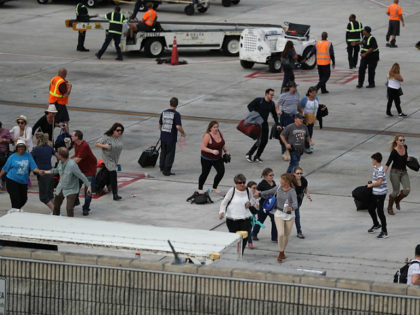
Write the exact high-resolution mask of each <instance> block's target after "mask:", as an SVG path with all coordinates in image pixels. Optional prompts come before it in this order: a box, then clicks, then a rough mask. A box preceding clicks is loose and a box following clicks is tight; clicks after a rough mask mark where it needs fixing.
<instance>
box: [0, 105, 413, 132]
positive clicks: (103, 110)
mask: <svg viewBox="0 0 420 315" xmlns="http://www.w3.org/2000/svg"><path fill="white" fill-rule="evenodd" d="M0 104H2V105H6V106H19V107H31V108H42V109H46V108H47V106H46V105H44V104H32V103H21V102H13V101H2V100H0ZM67 108H68V109H69V110H72V111H78V112H88V113H99V114H113V115H126V116H137V117H160V113H149V112H135V111H129V110H120V109H106V108H89V107H80V106H67ZM182 119H183V120H193V121H211V120H217V121H218V122H223V123H228V124H238V123H239V120H237V119H226V118H217V117H200V116H190V115H182ZM314 128H315V129H319V127H318V126H315V127H314ZM323 130H325V131H335V132H345V133H359V134H378V135H388V136H394V135H396V134H402V135H403V136H405V137H412V138H420V134H418V133H401V132H397V131H384V130H374V129H354V128H340V127H324V128H323Z"/></svg>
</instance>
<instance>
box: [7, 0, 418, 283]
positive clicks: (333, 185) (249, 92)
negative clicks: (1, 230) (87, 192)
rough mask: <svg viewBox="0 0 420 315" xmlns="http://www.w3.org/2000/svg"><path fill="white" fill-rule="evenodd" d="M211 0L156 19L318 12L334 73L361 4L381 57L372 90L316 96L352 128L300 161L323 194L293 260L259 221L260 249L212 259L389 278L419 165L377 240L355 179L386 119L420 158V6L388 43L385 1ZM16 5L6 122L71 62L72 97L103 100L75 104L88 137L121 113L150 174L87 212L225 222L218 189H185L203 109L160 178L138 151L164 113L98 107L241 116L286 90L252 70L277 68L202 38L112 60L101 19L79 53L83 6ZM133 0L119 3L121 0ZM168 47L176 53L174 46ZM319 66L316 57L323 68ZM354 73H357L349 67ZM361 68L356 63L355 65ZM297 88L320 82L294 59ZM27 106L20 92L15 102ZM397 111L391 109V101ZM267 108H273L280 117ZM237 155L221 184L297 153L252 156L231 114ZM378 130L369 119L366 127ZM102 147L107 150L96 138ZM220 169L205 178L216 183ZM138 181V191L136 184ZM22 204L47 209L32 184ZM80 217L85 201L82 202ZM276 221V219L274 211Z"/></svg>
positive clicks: (319, 143)
mask: <svg viewBox="0 0 420 315" xmlns="http://www.w3.org/2000/svg"><path fill="white" fill-rule="evenodd" d="M219 2H220V1H214V2H212V6H211V7H210V9H209V11H208V12H207V13H205V14H203V15H201V14H200V15H194V16H192V17H187V16H185V15H184V14H183V13H182V10H183V7H182V8H181V7H180V6H176V5H173V6H171V5H162V6H161V7H159V16H160V17H159V18H160V19H161V20H164V19H178V20H188V21H224V20H227V21H228V22H232V21H235V22H249V21H252V22H257V21H258V22H264V23H265V22H267V23H279V22H280V23H281V22H283V21H293V22H297V23H305V24H311V25H312V28H311V34H312V35H313V36H315V37H316V38H319V37H320V34H321V32H322V31H328V33H329V39H330V40H331V41H332V42H333V44H334V48H335V53H336V60H337V65H336V71H333V74H335V73H336V74H338V73H340V72H343V71H344V70H346V71H350V75H351V71H352V70H348V64H347V54H346V50H345V47H346V45H345V42H344V38H345V37H344V35H345V31H344V30H345V27H346V25H347V18H348V16H349V14H350V13H355V14H356V15H357V18H358V20H359V21H361V22H362V23H363V25H369V26H371V27H372V34H373V35H374V36H375V37H376V38H377V40H378V43H379V47H380V58H381V60H380V62H379V64H378V68H377V74H376V85H377V87H376V88H375V89H365V88H363V89H360V90H358V89H356V88H355V86H356V84H357V80H352V81H350V82H348V83H346V84H333V82H331V83H329V84H328V90H329V91H330V94H328V95H320V96H319V97H320V102H321V103H323V104H326V105H327V106H328V109H329V113H330V114H329V116H328V117H326V119H325V121H324V125H325V126H326V127H336V128H346V130H344V131H333V130H325V129H324V130H315V132H314V139H313V140H314V142H315V144H316V145H315V152H314V154H312V155H305V156H304V157H303V158H302V161H301V166H302V167H303V169H304V172H305V174H306V175H307V176H308V177H307V178H308V180H309V189H310V191H311V194H312V196H313V200H314V201H313V202H312V203H310V202H308V201H307V200H305V201H304V204H303V206H302V210H301V216H302V226H303V232H304V234H305V235H306V236H307V238H306V239H304V240H300V239H298V238H296V236H295V234H296V232H295V230H294V231H293V232H292V236H291V239H290V242H289V245H288V247H287V251H286V253H287V254H288V259H287V260H286V261H285V262H284V263H282V264H278V263H277V262H276V260H275V258H276V257H277V250H278V249H277V245H276V244H275V243H272V242H271V241H270V239H269V231H268V228H267V229H265V230H262V231H261V237H260V239H261V240H260V241H259V242H255V246H256V248H255V249H254V250H248V249H247V250H246V252H245V256H244V259H243V261H241V262H238V261H236V260H235V259H234V258H235V257H234V256H231V255H225V256H224V257H222V260H220V261H219V262H217V263H216V265H220V266H227V265H229V266H230V265H232V264H236V265H238V266H248V267H252V268H255V269H263V270H276V271H289V272H296V269H298V268H306V269H316V270H326V271H327V275H330V276H340V277H347V278H353V279H370V280H377V281H384V282H390V281H392V276H393V274H394V272H395V271H396V269H397V268H399V267H400V265H401V264H402V262H403V260H404V258H405V257H407V256H408V257H410V256H411V255H413V251H414V247H415V245H416V244H417V243H418V242H419V241H418V240H419V239H420V238H419V236H420V232H419V228H418V224H419V223H418V222H420V220H419V219H420V214H419V211H418V210H419V204H420V197H419V194H418V193H417V189H418V187H419V184H420V179H419V176H418V173H414V172H413V171H409V175H410V181H411V185H412V190H413V193H412V194H410V196H409V197H408V198H406V199H405V200H404V202H402V211H401V212H397V214H396V215H395V216H393V217H390V216H387V220H388V225H389V226H388V229H389V235H390V237H389V238H388V239H386V240H377V239H376V238H375V237H374V235H370V234H368V233H367V229H368V228H369V227H370V226H371V219H370V217H369V215H368V214H367V212H366V211H361V212H356V210H355V206H354V203H353V200H352V198H351V197H350V194H351V191H352V190H353V189H354V188H355V187H356V186H359V185H362V184H364V183H366V182H367V181H368V180H369V179H370V178H371V164H370V156H371V154H372V153H374V152H377V151H380V152H381V153H382V154H383V155H384V158H385V159H386V158H387V156H388V152H389V150H388V142H389V141H390V140H392V138H393V137H392V136H391V135H383V134H382V133H383V132H391V133H398V132H402V133H410V134H412V136H410V137H406V138H407V145H408V147H409V154H410V155H413V156H416V157H418V156H419V152H420V143H419V141H418V138H419V136H420V127H419V124H418V122H419V119H420V113H419V106H418V101H417V100H418V99H419V96H420V92H419V90H418V82H419V76H418V71H419V70H420V64H419V62H418V58H419V51H418V50H416V49H415V48H414V44H415V43H416V42H417V41H418V38H417V30H418V29H419V27H420V25H419V24H420V22H419V21H420V20H419V17H420V8H419V7H418V4H417V1H415V0H411V1H410V0H407V1H403V2H402V3H401V5H402V6H403V10H404V12H405V13H406V14H407V17H406V27H405V28H402V29H401V36H400V37H398V39H397V44H398V45H399V48H398V49H389V48H386V47H385V33H386V30H387V25H388V22H387V17H386V15H385V8H384V5H385V4H387V1H383V0H381V1H379V0H378V1H368V0H356V1H352V2H349V3H347V2H340V3H339V4H337V1H333V0H324V1H322V2H319V3H318V4H317V5H314V4H313V2H312V1H308V0H302V1H297V2H296V3H295V4H294V5H290V3H289V2H288V1H276V0H263V1H259V2H258V3H259V5H256V3H255V1H252V0H242V1H241V2H240V4H239V5H238V6H232V7H230V8H224V7H222V6H221V4H220V3H219ZM0 10H1V11H2V15H4V14H3V13H6V15H4V17H3V18H2V21H1V22H0V71H1V72H0V73H1V75H0V86H1V89H0V113H1V116H0V117H1V121H2V122H3V126H4V127H8V128H11V127H12V126H13V125H14V121H15V119H16V117H17V116H18V115H20V114H25V115H27V116H28V118H29V120H30V124H31V125H32V124H33V123H34V122H35V121H36V120H37V119H38V118H39V117H40V116H42V114H43V111H42V110H40V109H39V108H36V107H31V106H30V105H29V104H45V105H46V104H47V100H48V98H47V93H48V85H49V79H50V78H51V77H52V76H54V75H55V74H56V71H57V69H58V68H59V67H62V66H64V67H66V68H67V69H68V79H69V80H70V81H71V82H72V83H73V91H72V94H71V97H70V105H71V106H77V107H81V108H83V109H86V110H88V109H97V112H95V113H89V112H86V111H78V110H74V111H70V117H71V128H72V129H76V128H77V129H80V130H82V131H83V132H84V133H85V138H86V140H87V141H88V142H89V143H90V144H91V145H92V146H93V143H94V142H95V140H97V139H98V137H100V136H101V135H102V134H103V133H104V132H105V131H106V130H107V129H108V128H109V126H111V124H112V123H113V122H115V121H119V122H121V123H123V124H124V126H125V127H126V132H125V134H124V144H125V147H124V151H123V154H122V156H121V164H122V167H123V171H124V172H128V173H135V174H137V173H147V174H148V176H149V177H148V178H147V179H141V180H139V181H137V182H134V183H132V184H130V185H127V186H125V187H124V188H122V189H121V190H120V193H121V195H122V197H123V200H122V201H121V202H113V201H112V197H111V196H104V197H101V198H99V199H96V200H94V202H93V204H92V208H93V210H92V214H91V215H90V216H89V217H86V220H95V219H105V220H114V221H123V222H135V223H141V224H151V225H156V226H179V227H193V228H200V229H205V230H209V229H217V230H223V231H224V230H226V226H225V225H224V224H222V225H221V226H219V224H220V221H219V220H218V218H217V212H218V207H219V204H220V200H221V197H219V196H213V195H212V197H213V198H214V201H215V203H214V204H209V205H203V206H200V205H191V204H189V203H187V202H185V199H186V198H187V197H188V196H190V195H191V194H192V193H193V191H194V190H195V189H196V188H197V181H198V176H199V174H200V170H201V166H200V160H199V151H200V141H201V137H202V135H203V133H204V131H205V128H206V126H207V121H202V120H199V119H188V120H187V119H184V120H183V125H184V129H185V131H186V133H187V135H188V138H187V144H186V145H184V146H183V147H180V146H178V147H177V155H176V160H175V165H174V172H175V173H176V176H171V177H169V178H168V177H163V176H162V175H161V174H160V173H159V171H158V169H156V168H155V169H142V168H141V167H140V166H139V165H138V164H137V162H136V161H137V159H138V157H139V155H140V153H141V152H142V151H143V150H144V149H146V148H147V147H149V146H151V145H153V144H154V143H155V141H156V140H157V138H158V136H159V133H158V128H157V123H158V119H157V118H156V117H152V116H147V115H145V116H138V115H129V114H127V113H120V114H118V113H113V114H109V113H101V109H103V110H104V111H105V110H108V109H113V110H128V111H132V112H134V113H137V112H138V113H159V112H161V111H162V110H164V109H166V108H167V106H168V102H169V99H170V98H171V97H172V96H176V97H178V98H179V100H180V106H179V111H180V113H181V114H182V115H190V116H197V117H198V118H200V117H208V118H209V120H210V118H211V119H221V118H228V119H234V120H239V119H243V118H244V116H245V115H246V105H247V104H248V103H249V101H251V100H252V99H253V98H255V97H258V96H262V95H263V92H264V90H265V89H266V88H268V87H273V88H274V89H277V90H276V93H277V95H278V92H279V91H278V89H279V88H280V85H281V82H282V81H281V77H280V76H278V77H274V78H272V79H271V80H268V79H261V78H249V77H247V76H248V75H250V74H251V73H253V72H258V71H267V67H266V66H263V65H257V66H255V67H254V68H253V69H252V70H245V69H242V68H241V67H240V65H239V61H238V58H236V57H233V58H232V57H225V56H223V55H222V54H221V53H219V52H206V51H205V52H203V51H197V50H191V51H187V52H186V51H181V50H180V56H181V57H182V58H183V59H186V60H187V61H188V65H185V66H178V67H171V66H168V65H156V63H155V61H154V60H152V59H147V58H145V57H144V55H143V53H134V52H131V53H128V54H126V55H125V56H124V58H125V59H124V62H122V63H121V62H117V61H114V58H115V52H114V48H113V47H112V45H110V47H109V48H108V50H107V52H106V53H105V55H104V56H103V59H102V60H100V61H98V60H97V59H96V57H95V56H94V53H95V52H96V50H97V49H99V48H100V46H101V44H102V42H103V39H104V34H103V32H101V31H92V32H88V34H87V37H86V46H87V47H88V48H90V49H91V51H90V52H88V53H79V52H76V44H77V33H76V32H74V31H72V30H70V29H66V28H65V27H64V20H65V19H68V18H73V16H74V7H73V6H72V5H70V4H69V3H57V4H55V3H54V4H48V5H45V6H42V5H39V4H37V3H36V2H35V1H29V0H28V1H14V2H8V3H6V4H4V7H3V8H1V9H0ZM111 10H112V6H111V5H99V6H98V8H95V9H91V10H90V12H91V14H94V13H106V12H109V11H111ZM130 10H131V7H129V6H127V5H125V6H123V11H127V12H128V11H130ZM168 55H169V52H168ZM394 62H399V63H400V65H401V71H402V76H403V77H404V79H405V82H404V84H403V90H404V95H403V96H402V108H403V110H404V112H405V113H407V114H408V115H409V116H408V117H407V118H404V119H401V118H397V117H394V118H388V117H386V115H385V107H386V89H385V86H384V83H385V81H386V75H387V72H388V70H389V68H390V67H391V65H392V64H393V63H394ZM314 73H315V74H316V70H314ZM346 73H347V72H346ZM353 73H354V74H357V71H353ZM296 76H297V80H296V81H297V83H298V84H299V87H298V91H299V92H300V94H301V96H303V95H304V94H305V92H306V90H307V89H308V87H309V86H311V85H314V84H316V82H317V81H316V79H314V81H313V82H306V80H305V81H303V79H302V80H300V78H302V75H301V74H300V73H299V72H298V71H297V73H296ZM11 101H13V102H19V103H21V104H20V105H19V104H17V105H10V102H11ZM393 111H394V113H395V108H394V109H393ZM270 119H271V118H270ZM220 128H221V130H222V132H223V134H224V136H225V138H226V142H227V146H228V150H229V151H230V152H231V153H232V163H230V164H228V165H226V174H225V176H224V178H223V181H222V183H221V188H222V190H223V191H224V192H225V191H227V190H228V189H229V187H231V186H232V185H233V176H234V175H235V174H237V173H244V174H245V175H246V177H247V179H249V180H255V181H258V180H259V179H260V173H261V171H262V169H263V168H264V167H271V168H273V169H274V171H275V175H276V179H277V181H278V178H279V175H281V173H283V172H284V171H285V170H286V168H287V164H286V163H285V162H283V161H282V160H281V156H280V155H281V154H280V148H279V144H278V142H277V141H275V140H274V141H273V140H270V141H269V143H268V146H267V148H266V150H265V152H264V154H263V156H262V158H263V160H264V163H263V164H250V163H248V162H247V161H246V160H245V153H246V151H247V150H248V149H249V147H250V146H251V145H252V141H251V140H250V139H248V138H246V137H245V136H243V135H242V134H240V133H239V132H238V131H236V125H235V124H234V123H221V125H220ZM361 129H369V130H371V132H359V130H361ZM94 152H95V153H96V154H97V156H98V157H100V153H99V151H98V150H96V149H94ZM212 176H214V173H213V172H212V173H211V174H210V176H209V179H208V180H207V185H206V188H210V184H211V180H212ZM132 194H134V195H135V197H130V195H132ZM9 207H10V202H9V198H8V195H7V193H5V192H1V193H0V214H1V213H2V214H4V213H6V211H7V209H9ZM24 210H25V211H31V212H32V211H33V212H40V213H47V212H48V211H47V208H46V207H45V206H44V205H43V204H41V203H40V202H39V200H38V196H37V195H35V194H30V195H29V201H28V203H27V204H26V206H25V207H24ZM76 216H81V208H76ZM267 226H268V227H269V226H270V223H269V222H267Z"/></svg>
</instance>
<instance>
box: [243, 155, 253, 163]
mask: <svg viewBox="0 0 420 315" xmlns="http://www.w3.org/2000/svg"><path fill="white" fill-rule="evenodd" d="M245 158H246V160H247V161H248V162H249V163H252V162H254V161H253V160H252V156H251V155H249V154H247V155H245Z"/></svg>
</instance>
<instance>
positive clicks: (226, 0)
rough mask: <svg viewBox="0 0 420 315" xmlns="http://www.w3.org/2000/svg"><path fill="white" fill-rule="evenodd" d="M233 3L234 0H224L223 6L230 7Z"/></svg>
mask: <svg viewBox="0 0 420 315" xmlns="http://www.w3.org/2000/svg"><path fill="white" fill-rule="evenodd" d="M231 4H232V0H222V6H224V7H230V5H231Z"/></svg>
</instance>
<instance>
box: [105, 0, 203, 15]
mask: <svg viewBox="0 0 420 315" xmlns="http://www.w3.org/2000/svg"><path fill="white" fill-rule="evenodd" d="M113 1H114V3H116V4H119V3H126V4H135V3H136V1H133V0H113ZM147 2H151V3H153V9H155V10H156V9H157V8H158V7H159V5H161V4H162V3H169V4H185V5H186V6H185V7H184V12H185V14H186V15H193V14H194V12H195V10H197V12H200V13H204V12H206V11H207V9H208V8H209V6H210V3H209V0H144V1H143V2H142V3H140V7H139V11H147V8H146V3H147Z"/></svg>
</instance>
